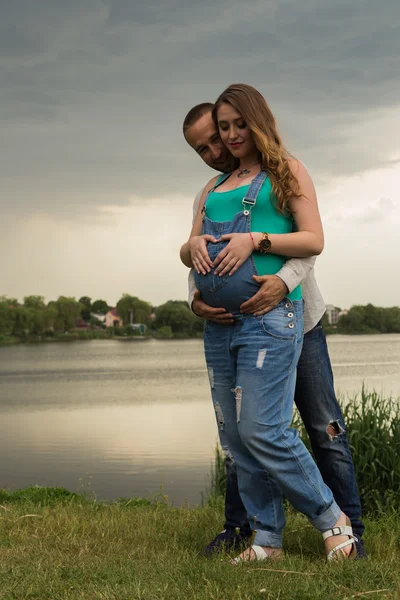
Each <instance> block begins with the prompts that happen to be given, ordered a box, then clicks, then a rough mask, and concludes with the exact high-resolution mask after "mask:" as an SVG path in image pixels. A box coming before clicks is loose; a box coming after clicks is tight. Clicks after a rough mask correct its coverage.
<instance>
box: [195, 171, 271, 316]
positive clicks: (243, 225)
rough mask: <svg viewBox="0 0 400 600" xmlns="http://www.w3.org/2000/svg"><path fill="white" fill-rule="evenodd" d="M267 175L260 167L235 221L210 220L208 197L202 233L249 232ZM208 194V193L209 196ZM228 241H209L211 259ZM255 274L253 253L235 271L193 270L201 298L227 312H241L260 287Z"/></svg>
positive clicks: (215, 234) (216, 234)
mask: <svg viewBox="0 0 400 600" xmlns="http://www.w3.org/2000/svg"><path fill="white" fill-rule="evenodd" d="M228 177H229V175H223V176H222V178H220V179H219V181H218V182H217V183H216V185H215V186H214V187H213V188H212V189H211V190H210V192H209V194H208V195H210V194H211V192H213V191H214V190H215V189H216V188H217V187H218V186H220V185H221V184H222V183H223V182H224V181H226V179H227V178H228ZM266 177H267V174H266V173H265V171H260V172H259V173H258V175H256V177H255V178H254V179H253V181H252V182H251V184H250V187H249V189H248V192H247V194H246V196H245V197H244V198H243V200H242V204H243V210H242V211H241V212H239V213H236V215H235V216H234V217H233V219H232V221H223V222H217V221H211V219H209V218H208V217H207V198H206V200H205V202H204V206H203V228H202V233H203V234H209V235H213V236H214V237H215V238H217V239H219V238H220V237H221V236H222V235H224V234H228V233H250V231H251V210H252V208H254V206H255V205H256V202H257V196H258V194H259V192H260V190H261V187H262V185H263V183H264V181H265V179H266ZM207 197H208V196H207ZM228 243H229V240H228V241H223V242H217V243H216V244H213V243H212V242H209V243H208V245H207V250H208V254H209V256H210V258H211V260H212V261H214V260H215V258H216V257H217V256H218V254H219V253H220V252H221V251H222V250H223V249H224V248H225V247H226V246H227V244H228ZM253 275H258V273H257V269H256V265H255V263H254V259H253V256H252V255H250V256H249V258H248V259H247V260H246V261H245V262H244V263H243V264H242V265H241V266H240V268H239V269H238V270H237V271H236V272H235V273H234V274H233V275H229V274H227V275H223V276H222V277H220V276H219V275H215V273H214V269H213V268H211V271H210V273H206V274H205V275H202V274H201V273H200V274H199V273H197V272H196V271H195V272H194V279H195V282H196V288H197V289H198V290H199V292H200V294H201V298H202V300H204V302H205V303H206V304H208V305H209V306H214V307H218V308H219V307H221V306H222V307H224V308H226V310H227V311H228V312H231V313H239V307H240V305H241V304H243V302H245V301H246V300H248V299H249V298H251V297H252V296H254V294H255V293H256V292H257V291H258V290H259V285H257V283H255V281H253V279H252V277H253Z"/></svg>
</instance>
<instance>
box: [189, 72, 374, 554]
mask: <svg viewBox="0 0 400 600" xmlns="http://www.w3.org/2000/svg"><path fill="white" fill-rule="evenodd" d="M183 130H184V136H185V139H186V141H187V142H188V143H189V145H190V146H191V147H192V148H193V149H194V150H195V151H196V152H197V153H198V154H199V156H200V157H201V158H202V159H203V161H204V162H205V163H206V164H207V165H209V166H210V167H212V168H214V169H216V170H217V171H220V172H221V173H222V174H220V175H218V176H217V177H214V178H213V179H211V181H210V182H209V183H208V184H207V185H206V186H205V187H204V189H203V190H202V192H201V193H200V194H199V196H198V197H197V198H196V201H195V217H194V222H193V228H192V231H191V234H190V237H189V240H188V241H187V242H186V243H185V244H184V245H183V246H182V248H181V260H182V262H183V263H184V264H185V265H186V266H187V267H189V268H191V269H192V271H191V275H190V277H189V282H190V299H189V301H190V304H191V307H192V309H193V311H194V312H195V313H196V314H198V315H199V316H201V317H203V318H205V319H206V326H205V331H204V346H205V355H206V362H207V368H208V374H209V380H210V387H211V394H212V399H213V404H214V409H215V414H216V419H217V426H218V430H219V437H220V442H221V446H222V449H223V451H224V455H225V459H226V467H227V491H226V501H225V519H226V522H225V529H224V531H223V532H222V533H220V534H219V535H217V537H216V538H215V539H214V540H213V541H212V542H211V543H210V544H209V545H208V546H207V548H206V549H205V550H204V554H205V555H210V554H213V553H214V552H216V551H218V550H219V549H221V548H224V549H225V550H230V549H233V548H235V547H236V548H240V547H242V548H243V547H244V548H245V549H244V550H243V551H242V552H241V554H239V556H237V557H236V558H235V559H234V562H235V563H238V562H241V561H243V560H267V559H272V558H277V557H279V555H280V554H281V552H282V550H281V548H282V532H283V528H284V525H285V516H284V510H283V497H285V498H287V500H288V501H289V502H290V503H291V504H292V505H293V507H294V508H295V509H296V510H298V511H300V512H302V513H303V514H305V515H306V516H307V517H308V519H309V521H310V523H311V524H312V525H313V526H314V527H315V528H316V529H318V530H319V531H320V532H321V533H322V537H323V540H324V544H325V551H326V554H327V556H328V559H331V558H334V557H338V556H340V557H342V558H348V557H355V556H359V557H364V556H365V550H364V547H363V544H362V541H361V536H362V533H363V530H364V525H363V523H362V521H361V506H360V500H359V496H358V492H357V486H356V481H355V473H354V466H353V462H352V458H351V453H350V449H349V445H348V440H347V437H346V433H345V426H344V423H343V418H342V414H341V411H340V407H339V405H338V402H337V399H336V396H335V391H334V386H333V376H332V369H331V364H330V359H329V355H328V350H327V345H326V339H325V336H324V333H323V330H322V327H321V324H320V320H321V318H322V315H323V313H324V311H325V305H324V302H323V299H322V297H321V294H320V292H319V290H318V287H317V284H316V282H315V278H314V270H313V267H314V262H315V256H316V255H318V254H320V253H321V252H322V250H323V246H324V237H323V231H322V225H321V220H320V215H319V210H318V204H317V198H316V194H315V190H314V186H313V183H312V181H311V178H310V176H309V174H308V172H307V169H306V168H305V166H304V165H303V164H302V163H301V162H300V161H299V160H297V159H295V158H294V157H293V156H292V155H291V154H290V153H289V152H288V151H287V150H286V148H285V147H284V145H283V142H282V139H281V137H280V135H279V132H278V129H277V126H276V123H275V118H274V116H273V114H272V112H271V110H270V108H269V107H268V105H267V103H266V101H265V99H264V98H263V96H262V95H261V94H260V93H259V92H258V91H257V90H256V89H254V88H253V87H251V86H249V85H245V84H234V85H231V86H229V87H228V88H227V89H226V90H225V91H224V92H223V93H222V94H221V95H220V96H219V98H218V99H217V101H216V102H215V104H208V103H206V104H200V105H198V106H195V107H194V108H193V109H192V110H191V111H189V113H188V115H187V116H186V118H185V121H184V126H183ZM288 257H293V258H288ZM293 402H295V403H296V405H297V408H298V409H299V411H300V415H301V417H302V419H303V421H304V424H305V427H306V429H307V432H308V434H309V436H310V440H311V445H312V449H313V452H314V456H315V459H316V462H317V464H316V463H315V462H314V460H313V458H312V457H311V455H310V453H309V452H308V450H307V449H306V447H305V446H304V444H303V442H302V441H301V439H300V437H299V434H298V432H297V430H295V429H293V428H291V426H290V425H291V420H292V410H293ZM317 465H318V466H317ZM253 534H254V535H253ZM246 542H248V544H247V547H245V546H246ZM249 544H251V545H249Z"/></svg>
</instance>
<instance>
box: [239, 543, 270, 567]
mask: <svg viewBox="0 0 400 600" xmlns="http://www.w3.org/2000/svg"><path fill="white" fill-rule="evenodd" d="M247 549H248V550H253V551H254V554H255V555H256V557H255V558H251V552H250V554H249V557H248V558H243V557H242V556H237V557H236V558H232V560H231V562H232V564H233V565H238V564H239V563H242V562H252V561H258V560H276V559H277V558H279V556H280V555H281V549H280V548H275V550H276V552H271V554H267V553H266V552H265V550H264V548H263V547H262V546H258V545H257V544H253V546H249V547H248V548H247ZM276 554H277V556H276Z"/></svg>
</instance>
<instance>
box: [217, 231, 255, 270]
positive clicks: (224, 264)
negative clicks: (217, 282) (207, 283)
mask: <svg viewBox="0 0 400 600" xmlns="http://www.w3.org/2000/svg"><path fill="white" fill-rule="evenodd" d="M227 240H229V244H227V245H226V246H225V248H224V249H223V250H221V252H220V253H219V254H218V256H217V258H216V259H215V260H214V262H213V263H212V264H211V266H212V267H217V268H216V269H215V274H216V275H220V276H221V277H222V275H226V274H227V273H229V275H233V273H235V271H237V270H238V268H239V267H240V266H241V265H242V264H243V263H244V262H245V261H246V260H247V259H248V258H249V256H250V255H251V254H252V252H253V250H254V246H253V240H252V238H251V235H250V234H249V233H227V234H225V235H222V236H221V237H220V238H219V240H218V241H219V242H223V241H227Z"/></svg>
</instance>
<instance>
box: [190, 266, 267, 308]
mask: <svg viewBox="0 0 400 600" xmlns="http://www.w3.org/2000/svg"><path fill="white" fill-rule="evenodd" d="M256 274H257V271H256V268H255V266H254V261H253V259H252V258H251V257H249V258H248V259H247V260H246V262H245V263H244V264H243V265H242V266H241V267H239V269H238V270H237V271H236V272H235V273H234V274H233V275H231V276H229V275H223V276H222V277H220V276H219V275H215V270H214V269H211V271H210V273H207V274H206V275H201V274H198V273H196V272H195V273H194V279H195V282H196V288H197V289H198V290H199V292H200V294H201V297H202V299H203V300H204V302H206V303H207V304H208V305H209V306H213V307H214V308H226V310H227V311H228V312H233V313H235V312H239V308H240V305H241V304H243V302H245V301H246V300H248V299H249V298H251V297H252V296H254V294H255V293H256V292H257V291H258V290H259V285H258V284H257V283H256V282H255V281H253V279H252V277H253V275H256Z"/></svg>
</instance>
